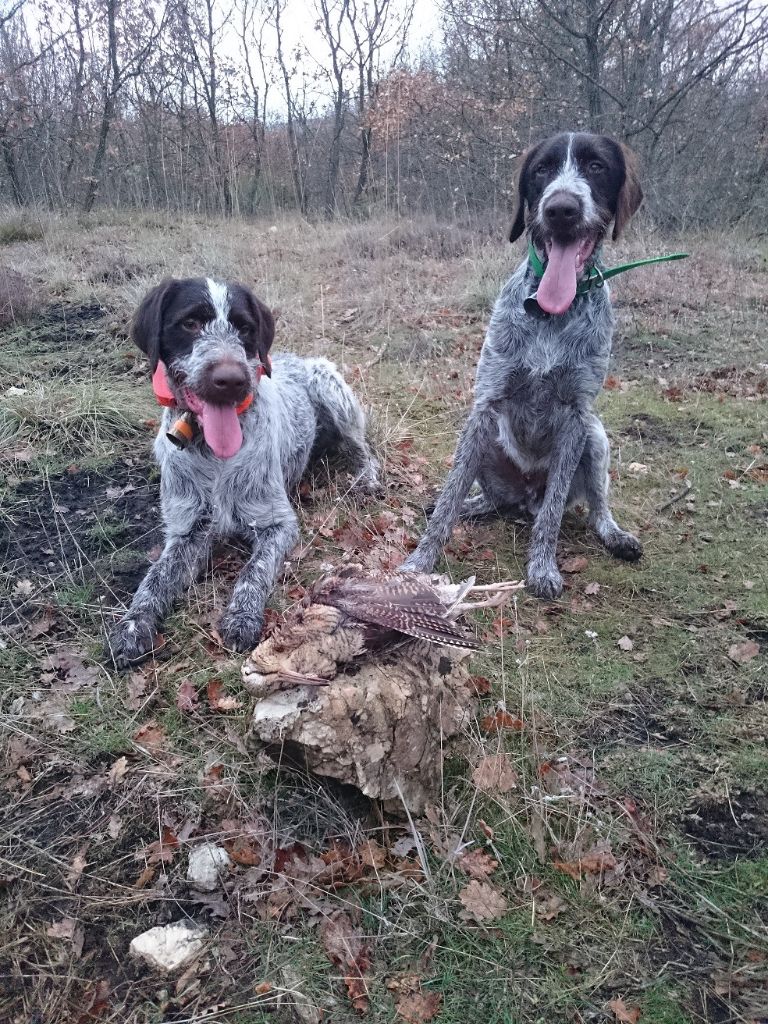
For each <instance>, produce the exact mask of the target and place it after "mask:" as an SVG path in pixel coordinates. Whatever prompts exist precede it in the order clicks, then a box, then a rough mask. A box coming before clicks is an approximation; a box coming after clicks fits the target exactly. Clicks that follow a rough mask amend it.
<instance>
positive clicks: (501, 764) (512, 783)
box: [472, 754, 517, 793]
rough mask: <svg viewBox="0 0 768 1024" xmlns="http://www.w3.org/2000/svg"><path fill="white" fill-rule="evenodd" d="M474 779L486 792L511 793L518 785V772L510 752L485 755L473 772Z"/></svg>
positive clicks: (478, 786) (479, 787)
mask: <svg viewBox="0 0 768 1024" xmlns="http://www.w3.org/2000/svg"><path fill="white" fill-rule="evenodd" d="M472 781H473V782H474V784H475V785H476V786H477V788H478V789H481V790H482V791H483V792H484V793H509V791H510V790H512V789H514V788H515V787H516V785H517V772H516V771H515V770H514V768H513V767H512V764H511V762H510V759H509V754H492V755H490V756H489V757H484V758H483V759H482V760H481V761H480V763H479V764H478V765H477V767H476V768H475V770H474V771H473V772H472Z"/></svg>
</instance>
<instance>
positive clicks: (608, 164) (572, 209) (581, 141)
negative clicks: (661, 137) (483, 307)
mask: <svg viewBox="0 0 768 1024" xmlns="http://www.w3.org/2000/svg"><path fill="white" fill-rule="evenodd" d="M518 188H519V195H518V207H517V214H516V216H515V222H514V224H513V225H512V230H511V231H510V236H509V237H510V241H512V242H514V241H516V240H517V239H518V238H519V237H520V236H521V235H522V234H523V232H524V231H525V230H526V227H527V229H528V232H529V234H530V236H531V241H532V242H533V244H534V245H535V246H536V248H537V250H538V251H539V252H540V253H541V254H542V255H543V256H544V257H545V259H546V260H547V270H546V273H545V276H544V278H543V279H542V282H541V285H540V286H539V293H538V297H539V304H540V305H541V306H542V308H544V309H545V310H546V311H547V312H549V313H563V312H565V310H566V309H567V308H568V307H569V306H570V304H571V302H572V301H573V296H574V295H575V293H576V289H575V284H574V282H575V280H576V279H577V278H578V277H579V276H580V275H581V273H582V271H583V270H584V267H585V265H586V264H587V262H588V260H589V259H590V257H591V256H592V253H593V252H594V250H595V248H596V247H597V246H598V245H599V244H600V242H601V241H602V239H603V237H604V235H605V234H606V232H607V230H608V227H609V225H610V223H611V221H613V238H614V240H615V239H617V238H618V237H619V235H620V234H621V232H622V231H623V229H624V227H625V226H626V224H627V223H628V221H629V220H630V218H631V217H632V215H633V214H634V213H635V211H636V210H637V208H638V207H639V206H640V203H641V202H642V198H643V193H642V189H641V188H640V182H639V180H638V174H637V164H636V160H635V156H634V154H633V153H632V151H631V150H630V149H628V148H627V147H626V146H624V145H622V144H621V143H619V142H615V141H614V140H613V139H609V138H608V137H607V136H605V135H589V134H587V133H582V132H579V133H569V132H564V133H563V134H561V135H556V136H555V137H554V138H551V139H547V140H546V141H544V142H540V143H539V144H538V145H537V146H533V147H532V148H531V149H529V150H528V151H527V153H526V154H525V157H524V159H523V165H522V168H521V170H520V180H519V186H518ZM572 285H573V288H572ZM542 288H543V294H542ZM569 296H570V298H569ZM542 300H543V301H542ZM550 307H551V308H550Z"/></svg>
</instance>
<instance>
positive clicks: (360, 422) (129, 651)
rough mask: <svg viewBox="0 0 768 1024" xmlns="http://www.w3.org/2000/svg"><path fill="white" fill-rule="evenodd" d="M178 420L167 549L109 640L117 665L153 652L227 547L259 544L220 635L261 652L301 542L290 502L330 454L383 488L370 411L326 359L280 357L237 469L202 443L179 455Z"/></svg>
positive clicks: (254, 411) (257, 404) (167, 501)
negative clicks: (273, 596) (316, 461)
mask: <svg viewBox="0 0 768 1024" xmlns="http://www.w3.org/2000/svg"><path fill="white" fill-rule="evenodd" d="M218 344H221V340H219V341H218ZM211 345H212V342H208V341H206V340H203V341H202V342H201V344H200V346H197V347H198V348H200V349H206V348H207V349H208V354H209V355H210V349H211ZM224 347H225V348H226V345H225V346H224ZM228 351H229V352H230V355H231V356H232V357H233V358H238V359H240V360H244V356H243V353H242V348H241V347H240V346H238V345H234V344H233V345H232V346H231V347H230V348H229V350H228ZM195 358H198V356H197V354H196V355H195ZM249 370H250V372H251V374H252V375H254V377H255V364H253V363H249ZM177 415H178V413H177V412H175V411H171V410H166V411H165V413H164V415H163V422H162V424H161V426H160V431H159V433H158V436H157V439H156V441H155V456H156V458H157V461H158V463H159V465H160V469H161V483H160V496H161V506H162V513H163V520H164V524H165V548H164V550H163V553H162V555H161V556H160V558H159V559H158V561H157V562H156V563H155V564H154V565H153V566H152V567H151V568H150V570H149V572H148V573H147V575H146V576H145V578H144V580H143V581H142V583H141V585H140V586H139V588H138V590H137V591H136V594H135V596H134V598H133V601H132V602H131V606H130V608H129V610H128V612H127V614H126V615H125V616H124V617H123V618H122V619H121V620H120V622H119V623H118V624H117V626H116V627H115V629H114V630H113V631H112V634H111V635H110V638H109V648H110V653H111V655H112V658H113V659H114V660H115V662H116V663H117V664H118V665H122V664H126V663H127V662H130V661H133V660H136V659H138V658H140V657H142V656H143V655H144V654H146V653H147V652H148V651H149V650H151V648H152V644H153V642H154V636H155V633H156V631H157V628H158V626H159V624H160V623H161V622H162V620H163V618H164V617H165V616H166V615H167V614H168V612H169V611H170V609H171V606H172V604H173V602H174V601H175V600H176V598H177V597H178V596H180V594H182V593H183V592H184V590H185V589H186V588H187V587H188V586H189V585H190V584H191V583H192V582H193V581H194V579H195V578H196V577H197V575H198V574H199V573H200V571H201V570H202V568H203V567H204V565H205V562H206V560H207V558H208V556H209V554H210V551H211V548H212V546H213V543H214V541H215V540H216V539H217V538H222V537H232V536H241V537H245V538H249V539H250V540H251V542H252V544H253V555H252V556H251V558H250V559H249V561H248V562H247V564H246V565H245V567H244V568H243V570H242V572H241V574H240V576H239V577H238V579H237V581H236V583H235V588H234V591H233V594H232V599H231V601H230V604H229V607H228V608H227V610H226V612H225V613H224V615H223V617H222V619H221V622H220V626H219V628H220V632H221V635H222V637H223V639H224V641H225V643H226V644H227V645H228V646H230V647H233V648H235V649H237V650H250V649H251V648H253V647H254V646H255V645H256V643H257V642H258V639H259V636H260V634H261V630H262V626H263V621H264V619H263V616H264V605H265V602H266V600H267V598H268V596H269V594H270V592H271V590H272V587H273V586H274V583H275V579H276V577H277V575H278V573H279V571H280V568H281V566H282V565H283V562H284V560H285V557H286V555H287V554H288V552H289V551H290V550H291V548H292V547H293V546H294V544H295V543H296V541H297V540H298V538H299V526H298V520H297V518H296V513H295V511H294V509H293V507H292V505H291V502H290V499H289V495H291V494H293V493H294V492H295V490H296V488H297V486H298V484H299V482H300V480H301V478H302V476H303V474H304V472H305V471H306V469H307V467H308V465H309V463H310V459H311V458H312V457H313V456H322V455H324V454H326V453H329V452H330V453H332V454H334V455H340V456H341V457H343V458H345V459H346V462H347V464H348V465H349V468H350V469H351V470H352V471H353V472H354V473H355V474H356V475H357V476H356V484H357V485H358V486H361V487H362V488H363V489H368V490H371V489H374V488H375V487H376V486H377V469H378V467H377V463H376V460H375V459H374V458H373V457H372V455H371V453H370V450H369V449H368V446H367V444H366V441H365V419H364V416H363V411H362V409H361V408H360V406H359V404H358V402H357V400H356V398H355V396H354V395H353V393H352V391H351V390H350V388H349V387H348V386H347V384H346V383H345V382H344V380H343V379H342V377H341V376H340V374H339V373H338V371H337V370H336V368H335V366H334V365H333V364H332V363H330V362H328V360H326V359H319V358H318V359H302V358H300V357H298V356H293V355H288V354H285V355H277V356H275V358H274V361H273V370H272V377H271V378H269V377H266V376H265V377H262V378H261V380H260V381H259V382H258V384H257V385H256V388H255V398H254V401H253V403H252V404H251V406H250V407H249V408H248V409H247V410H246V412H245V413H244V414H243V415H242V416H241V418H240V423H241V427H242V431H243V445H242V447H241V449H240V451H239V452H238V453H237V454H236V455H234V456H233V457H232V458H230V459H226V460H221V459H217V458H215V457H214V455H213V454H212V453H211V451H210V449H209V448H208V447H207V445H206V444H205V442H204V441H203V438H202V435H200V434H198V436H197V437H196V438H195V439H194V440H193V441H192V443H191V444H190V445H189V447H188V448H186V449H184V450H179V449H178V448H176V447H174V446H173V445H172V444H171V442H170V441H168V439H167V438H166V431H167V430H168V429H169V427H170V425H171V423H172V421H173V419H174V418H175V417H176V416H177Z"/></svg>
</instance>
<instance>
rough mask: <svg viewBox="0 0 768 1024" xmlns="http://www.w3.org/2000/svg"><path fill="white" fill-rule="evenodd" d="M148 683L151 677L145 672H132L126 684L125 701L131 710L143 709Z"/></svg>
mask: <svg viewBox="0 0 768 1024" xmlns="http://www.w3.org/2000/svg"><path fill="white" fill-rule="evenodd" d="M148 685H149V679H148V678H147V676H145V675H144V673H143V672H131V674H130V676H129V677H128V682H127V683H126V686H125V698H124V701H123V703H124V704H125V706H126V707H127V708H128V710H129V711H139V710H140V709H141V705H142V704H143V703H144V694H145V693H146V692H147V686H148Z"/></svg>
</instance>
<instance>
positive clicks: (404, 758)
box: [243, 640, 476, 814]
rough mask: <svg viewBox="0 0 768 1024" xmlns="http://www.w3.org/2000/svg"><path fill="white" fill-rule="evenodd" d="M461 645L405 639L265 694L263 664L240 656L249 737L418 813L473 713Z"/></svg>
mask: <svg viewBox="0 0 768 1024" xmlns="http://www.w3.org/2000/svg"><path fill="white" fill-rule="evenodd" d="M468 653H469V652H467V651H460V650H457V649H455V648H447V647H438V646H435V645H431V644H428V643H425V642H423V641H418V640H414V641H410V642H406V643H403V644H401V645H400V646H399V647H397V648H396V649H395V650H392V651H390V652H387V653H384V654H380V655H378V656H377V657H375V659H374V658H370V659H365V660H363V661H361V662H357V663H356V664H355V671H354V672H353V673H351V674H348V675H347V674H343V673H339V675H337V676H336V678H335V679H333V680H332V681H331V682H330V683H329V685H327V686H317V685H315V686H306V685H297V686H293V687H291V688H290V689H285V690H279V691H277V692H273V693H269V694H267V695H266V696H262V694H263V689H262V679H263V676H262V673H261V672H260V671H258V670H255V669H256V666H253V663H252V662H251V663H250V664H249V663H246V665H245V666H244V669H243V679H244V682H245V684H246V686H247V687H248V688H249V689H250V690H251V692H252V693H253V694H254V696H256V697H261V699H259V700H257V703H256V706H255V709H254V712H253V718H252V720H251V728H250V733H249V736H250V738H251V741H252V742H253V741H255V743H256V745H258V746H261V745H262V744H264V745H266V747H265V749H266V751H267V753H269V754H270V755H273V756H274V758H275V759H276V760H280V759H282V758H284V757H290V758H292V759H294V760H297V761H299V762H303V764H304V765H306V767H308V768H309V769H310V770H311V771H313V772H315V773H316V774H318V775H325V776H330V777H331V778H334V779H337V780H338V781H339V782H344V783H350V784H352V785H354V786H356V787H357V788H358V789H360V790H362V792H363V793H364V794H365V795H366V796H368V797H371V798H373V799H379V800H383V801H385V802H390V804H391V805H392V808H393V809H396V808H399V809H402V801H401V794H402V799H404V800H405V803H406V804H407V806H408V809H409V810H410V811H411V812H412V813H416V814H419V813H421V812H422V811H423V810H424V809H425V807H426V806H427V804H428V803H430V802H431V801H432V800H434V799H435V798H436V797H437V796H438V794H439V791H440V780H441V778H442V765H443V760H444V758H445V756H446V755H447V754H448V753H449V751H450V750H455V749H456V742H457V741H460V739H461V736H462V734H463V733H466V731H467V727H468V726H469V723H470V721H471V719H472V717H473V715H474V712H475V708H476V701H475V698H474V694H473V691H472V687H471V685H470V683H469V672H468V670H467V667H466V658H467V655H468ZM259 667H260V666H259ZM249 683H250V684H251V685H249ZM451 741H453V744H451Z"/></svg>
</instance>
